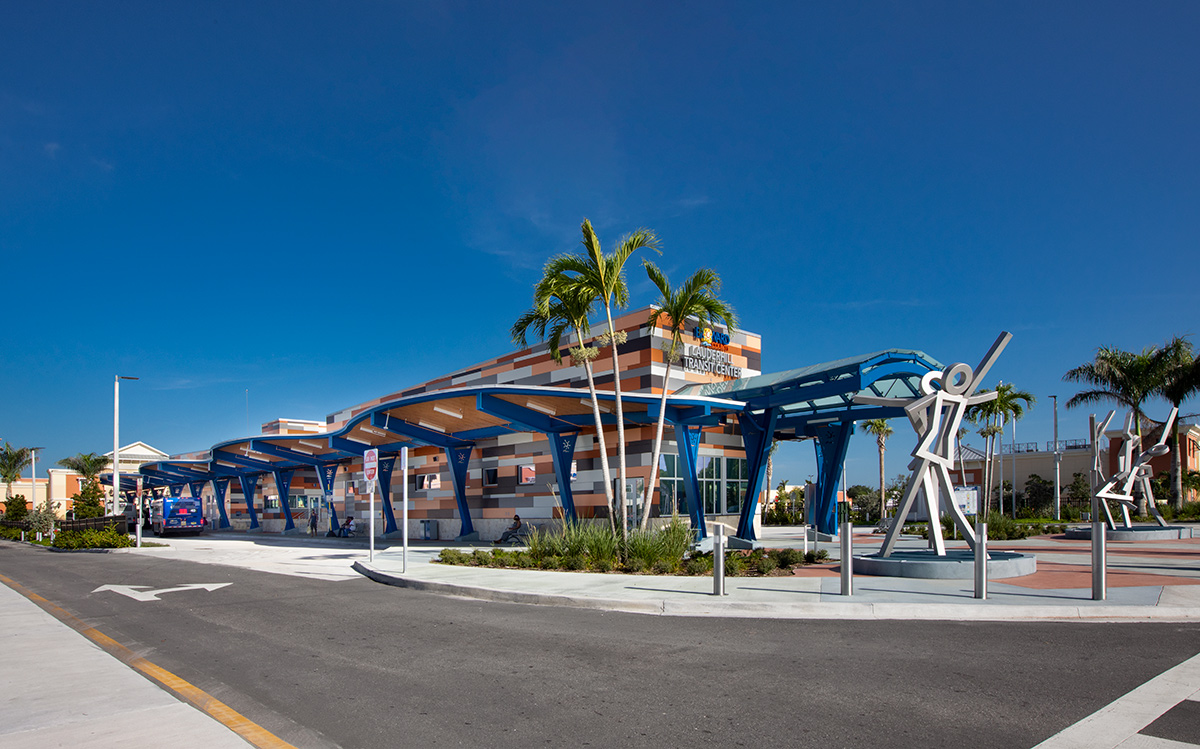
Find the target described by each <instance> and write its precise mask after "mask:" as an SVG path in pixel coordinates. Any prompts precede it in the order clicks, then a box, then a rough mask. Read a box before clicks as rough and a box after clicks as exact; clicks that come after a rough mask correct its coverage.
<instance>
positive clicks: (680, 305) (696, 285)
mask: <svg viewBox="0 0 1200 749" xmlns="http://www.w3.org/2000/svg"><path fill="white" fill-rule="evenodd" d="M642 264H643V265H644V266H645V267H646V275H647V276H649V277H650V281H651V282H652V283H653V284H654V285H655V287H657V288H658V293H659V298H658V301H657V302H655V304H656V305H658V309H652V310H650V319H648V320H647V321H646V325H647V326H648V327H649V328H651V329H653V328H655V327H656V326H658V325H663V326H664V327H665V328H666V330H667V334H668V336H667V340H666V341H665V342H664V343H663V360H664V361H665V362H666V363H667V371H666V374H664V375H663V388H662V400H661V401H660V402H659V408H658V424H657V425H656V427H655V430H654V449H653V451H652V454H651V457H650V483H649V484H647V485H646V501H645V504H644V505H643V507H642V521H641V527H642V529H643V530H645V529H646V527H647V526H648V525H649V523H650V504H651V500H652V499H653V497H654V490H655V488H657V486H658V456H659V453H660V451H661V450H662V436H663V423H664V422H665V420H666V416H667V394H668V392H669V390H670V388H669V387H668V385H669V384H670V381H671V367H673V366H674V365H675V362H677V361H679V358H680V356H679V350H680V348H682V346H683V331H684V328H685V326H686V325H687V320H688V318H692V317H694V318H697V319H699V320H700V323H701V324H703V325H708V326H709V327H712V326H713V325H714V324H715V323H722V324H724V325H725V327H726V328H727V329H728V331H729V333H730V334H733V332H734V330H735V328H736V327H737V314H736V313H735V312H734V311H733V307H731V306H729V305H728V304H726V303H725V302H723V301H721V300H720V299H718V298H717V292H718V291H720V290H721V278H720V276H718V275H717V273H716V271H713V270H711V269H709V268H701V269H700V270H698V271H696V272H695V273H693V274H692V275H691V276H689V277H688V278H687V280H685V281H684V282H683V284H682V285H680V286H679V287H678V288H675V289H672V288H671V283H670V282H669V281H668V280H667V276H666V274H665V273H663V272H662V271H661V270H659V269H658V266H656V265H655V264H654V263H652V262H650V261H648V260H646V261H643V263H642ZM770 486H771V479H770V477H769V476H768V478H767V487H768V488H770ZM746 499H747V501H748V500H749V497H747V498H746ZM698 500H699V498H698V497H697V498H694V499H693V500H692V501H693V502H695V501H698Z"/></svg>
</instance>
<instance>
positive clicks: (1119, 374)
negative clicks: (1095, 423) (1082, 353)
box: [1063, 344, 1178, 515]
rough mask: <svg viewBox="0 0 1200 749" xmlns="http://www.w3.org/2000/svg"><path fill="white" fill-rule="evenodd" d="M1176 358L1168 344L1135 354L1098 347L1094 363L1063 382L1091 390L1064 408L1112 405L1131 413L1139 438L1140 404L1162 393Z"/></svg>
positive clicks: (1140, 510) (1142, 510)
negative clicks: (1120, 406) (1079, 384)
mask: <svg viewBox="0 0 1200 749" xmlns="http://www.w3.org/2000/svg"><path fill="white" fill-rule="evenodd" d="M1177 358H1178V352H1176V351H1172V350H1171V346H1170V345H1169V344H1168V347H1167V348H1165V349H1160V348H1159V347H1158V346H1147V347H1145V348H1144V349H1142V351H1141V353H1138V354H1135V353H1132V352H1129V351H1122V350H1121V349H1119V348H1115V347H1109V346H1101V347H1100V348H1099V349H1097V350H1096V357H1095V359H1093V360H1092V361H1090V362H1087V363H1085V364H1080V365H1079V366H1078V367H1075V368H1074V369H1071V370H1068V371H1067V373H1066V374H1065V375H1063V380H1065V381H1066V382H1082V383H1086V384H1088V385H1092V386H1093V387H1092V389H1091V390H1084V391H1082V392H1079V393H1076V394H1075V395H1073V396H1071V399H1070V400H1068V401H1067V404H1066V406H1067V408H1074V407H1075V406H1083V405H1088V404H1092V403H1102V402H1105V401H1115V402H1117V403H1118V404H1120V405H1123V406H1126V407H1127V408H1129V410H1130V411H1132V412H1133V419H1134V425H1135V426H1136V428H1137V435H1138V437H1141V436H1142V419H1143V418H1145V414H1143V413H1142V404H1144V403H1145V402H1146V399H1147V398H1150V397H1151V396H1154V395H1156V394H1158V393H1160V392H1161V391H1162V388H1163V386H1164V385H1165V384H1166V382H1167V381H1168V379H1169V376H1170V372H1171V370H1172V367H1173V366H1175V365H1174V364H1173V362H1175V361H1176V359H1177ZM1146 511H1147V507H1146V499H1145V497H1143V498H1142V499H1141V500H1140V501H1139V503H1138V513H1139V514H1141V515H1145V514H1146Z"/></svg>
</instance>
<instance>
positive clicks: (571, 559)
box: [562, 554, 587, 572]
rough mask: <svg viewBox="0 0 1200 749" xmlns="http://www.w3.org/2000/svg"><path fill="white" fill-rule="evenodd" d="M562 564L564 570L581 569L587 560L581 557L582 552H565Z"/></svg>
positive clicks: (585, 565)
mask: <svg viewBox="0 0 1200 749" xmlns="http://www.w3.org/2000/svg"><path fill="white" fill-rule="evenodd" d="M562 566H563V569H565V570H571V571H572V572H574V571H576V570H581V569H583V568H585V567H587V562H585V561H584V559H583V554H567V555H566V556H564V557H563V558H562Z"/></svg>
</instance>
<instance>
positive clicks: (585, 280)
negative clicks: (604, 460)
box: [534, 219, 658, 541]
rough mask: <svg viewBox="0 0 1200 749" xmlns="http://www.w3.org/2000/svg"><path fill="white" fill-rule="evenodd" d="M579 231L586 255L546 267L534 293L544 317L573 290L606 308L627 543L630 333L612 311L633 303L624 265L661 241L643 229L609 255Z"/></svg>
mask: <svg viewBox="0 0 1200 749" xmlns="http://www.w3.org/2000/svg"><path fill="white" fill-rule="evenodd" d="M580 228H581V229H582V231H583V242H582V243H583V247H584V252H583V254H582V255H572V254H565V255H557V256H555V257H553V258H551V259H550V262H548V263H546V267H545V270H544V275H543V279H542V281H541V282H539V283H538V285H537V286H536V287H535V288H534V308H535V309H537V310H538V312H539V314H542V313H545V312H546V308H547V306H548V305H549V303H550V300H551V299H553V298H554V297H556V296H557V297H558V298H560V299H561V298H563V294H567V295H573V294H574V293H576V292H574V291H569V290H568V289H571V288H574V289H576V290H578V293H580V294H582V295H584V296H585V297H586V298H590V299H593V300H596V301H599V302H600V303H601V304H602V305H603V306H604V317H605V319H606V321H607V323H608V331H607V332H606V333H604V334H603V335H601V336H600V337H599V340H598V342H599V343H600V345H601V346H611V348H612V374H613V390H614V392H615V399H616V407H617V409H616V410H617V472H618V485H619V486H620V487H621V491H620V494H621V496H620V497H618V498H617V501H618V502H619V503H620V505H621V540H622V541H625V540H626V539H627V538H628V526H629V523H628V517H627V515H628V513H627V511H626V508H625V479H626V475H625V411H624V407H623V406H622V403H621V368H620V364H619V362H618V355H617V347H618V346H619V345H620V344H622V343H624V342H625V333H624V331H622V332H620V333H618V332H617V331H616V329H615V328H614V327H613V318H612V310H613V307H614V306H615V307H618V308H620V307H624V306H625V305H626V304H628V303H629V286H628V285H627V284H626V283H625V262H626V261H627V260H629V257H630V255H632V254H633V253H634V252H636V251H637V250H639V249H642V248H649V249H652V250H655V251H657V249H658V237H657V236H655V234H654V232H652V231H650V230H649V229H638V230H636V231H634V232H632V233H630V234H627V235H625V236H624V237H622V238H621V241H620V242H619V243H618V244H617V248H616V249H615V250H613V252H612V253H611V254H608V255H606V254H604V251H603V250H602V249H601V248H600V240H599V239H598V238H597V237H596V232H595V230H593V229H592V223H591V222H590V221H588V220H587V219H584V220H583V224H582V226H581V227H580Z"/></svg>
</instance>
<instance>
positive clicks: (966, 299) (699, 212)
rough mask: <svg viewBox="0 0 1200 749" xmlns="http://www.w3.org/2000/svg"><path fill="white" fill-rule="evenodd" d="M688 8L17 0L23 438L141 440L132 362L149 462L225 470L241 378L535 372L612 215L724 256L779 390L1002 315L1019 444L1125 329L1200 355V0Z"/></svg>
mask: <svg viewBox="0 0 1200 749" xmlns="http://www.w3.org/2000/svg"><path fill="white" fill-rule="evenodd" d="M683 8H684V6H683V5H680V4H678V3H645V2H635V3H616V2H608V3H600V4H593V5H591V6H588V7H586V8H581V7H579V6H578V5H577V4H569V3H568V4H563V3H557V2H547V3H521V2H517V3H482V2H463V3H432V2H431V3H391V2H355V3H312V2H293V1H290V0H289V2H278V3H265V2H264V3H243V2H210V3H160V2H146V3H120V4H117V5H112V4H105V3H77V2H71V3H60V2H38V3H9V4H8V6H7V7H6V9H5V12H4V23H3V24H0V72H2V74H0V257H2V258H3V265H2V268H3V278H4V291H5V293H4V297H3V299H4V303H5V304H4V308H5V309H4V312H5V317H6V319H7V324H6V326H5V327H6V335H5V345H4V351H3V362H4V364H3V367H2V368H0V388H2V390H0V392H2V393H3V400H2V406H0V408H2V411H0V438H4V439H6V440H10V441H12V442H14V443H16V444H18V445H44V446H46V448H47V450H46V452H45V454H44V459H46V460H49V461H54V460H57V459H58V458H61V457H63V456H66V455H72V454H74V453H76V452H81V451H83V452H87V451H96V452H105V451H107V450H109V449H111V446H112V423H111V419H112V378H113V375H114V374H117V373H120V374H128V375H134V376H138V377H140V378H141V380H140V381H138V382H133V383H128V384H126V385H125V386H124V387H123V388H122V406H123V407H122V437H123V438H124V439H123V441H132V440H137V439H140V440H144V441H146V442H149V443H151V444H153V445H156V446H158V447H160V448H162V449H165V450H167V451H169V452H182V451H187V450H196V449H204V448H207V447H208V446H209V445H211V444H212V443H214V442H216V441H218V440H222V439H228V438H232V437H238V436H243V434H244V433H245V425H246V421H247V414H246V403H245V391H246V390H247V389H249V391H250V394H249V401H250V405H249V422H250V424H251V425H253V426H255V427H256V426H257V425H258V424H259V423H261V422H263V421H266V420H269V419H272V418H275V417H278V416H288V417H295V418H311V419H323V418H324V416H325V415H326V414H327V413H329V412H331V411H334V410H337V409H339V408H342V407H344V406H347V405H350V404H353V403H356V402H359V401H362V400H365V399H368V398H371V397H375V396H378V395H381V394H383V393H386V392H391V391H394V390H396V389H398V388H400V387H403V386H405V385H408V384H412V383H416V382H419V381H421V380H424V379H427V378H430V377H433V376H435V375H438V374H442V373H445V372H448V371H450V370H453V369H456V368H459V367H462V366H465V365H467V364H470V363H473V362H476V361H480V360H484V359H487V358H490V357H492V356H496V355H499V354H502V353H505V352H506V351H508V350H510V348H509V343H508V338H507V330H508V327H509V325H510V323H511V322H512V320H513V319H514V318H515V317H516V316H517V315H518V314H519V313H520V312H521V311H522V310H524V309H525V308H526V306H527V305H528V303H529V298H530V287H531V284H532V283H533V281H534V280H535V278H536V277H537V275H538V270H539V268H540V266H541V264H542V262H543V261H544V260H545V259H546V258H547V257H548V256H550V255H551V254H553V253H556V252H560V251H564V250H572V249H574V248H575V247H576V246H577V238H578V230H579V228H578V227H579V223H580V221H581V220H582V219H583V218H584V217H589V218H591V220H592V221H593V222H594V223H595V225H596V227H597V229H598V231H599V232H600V235H601V238H602V240H606V241H608V242H609V243H611V242H612V241H614V240H615V239H617V238H618V236H619V235H620V234H621V233H623V232H625V231H628V230H630V229H633V228H636V227H639V226H648V227H651V228H653V229H654V230H656V231H657V232H658V233H659V235H660V236H661V237H662V241H663V248H664V254H663V257H662V259H661V263H662V265H663V266H664V267H665V269H666V270H667V271H668V273H669V274H670V275H671V276H672V278H673V279H675V280H678V279H681V278H683V277H684V276H685V275H686V274H688V273H690V272H691V271H692V270H694V269H695V268H697V267H700V266H702V265H708V266H711V267H713V268H714V269H716V270H717V271H718V272H719V273H720V274H721V276H722V277H723V278H724V280H725V296H726V298H727V299H728V300H729V301H730V302H731V303H732V304H733V305H734V306H735V307H736V308H737V310H738V312H739V313H740V315H741V317H742V319H743V321H744V325H745V327H746V328H747V329H749V330H752V331H754V332H758V333H761V334H762V335H763V340H764V357H763V363H764V369H765V370H767V371H776V370H780V369H787V368H792V367H796V366H802V365H806V364H811V363H816V362H821V361H827V360H830V359H836V358H840V357H843V356H850V355H855V354H860V353H866V352H870V351H875V350H879V349H883V348H889V347H905V348H918V349H922V350H924V351H927V352H928V353H929V354H930V355H932V356H934V357H935V358H937V359H940V360H942V361H945V362H949V361H957V360H963V361H966V362H968V363H971V364H972V365H973V364H975V363H976V362H977V361H978V360H979V358H980V357H981V356H982V354H983V353H984V351H985V350H986V349H987V347H988V346H989V345H990V343H991V342H992V340H993V339H994V338H995V336H996V335H997V334H998V332H999V331H1000V330H1002V329H1007V330H1010V331H1012V332H1013V333H1014V334H1015V338H1014V340H1013V342H1012V344H1011V345H1010V347H1009V349H1008V351H1007V352H1006V353H1005V355H1004V357H1003V358H1002V359H1001V360H1000V362H999V364H998V365H997V367H996V368H995V369H994V370H993V374H992V376H991V378H990V379H991V381H990V382H989V383H988V385H989V386H991V385H994V380H996V379H1003V380H1005V381H1011V382H1015V383H1016V384H1017V385H1018V386H1019V387H1021V388H1023V389H1027V390H1030V391H1032V392H1033V393H1035V394H1036V395H1037V396H1038V398H1039V403H1038V405H1037V407H1036V408H1035V409H1034V411H1033V412H1032V413H1031V414H1030V415H1029V416H1028V417H1027V418H1026V419H1025V420H1024V421H1022V422H1021V423H1020V425H1019V427H1018V439H1019V440H1022V441H1025V440H1035V439H1036V440H1039V441H1043V440H1048V439H1050V429H1051V426H1050V425H1051V414H1052V409H1051V408H1050V399H1049V397H1048V396H1049V395H1051V394H1054V393H1057V394H1059V395H1061V396H1069V395H1071V394H1072V393H1073V392H1075V389H1074V387H1073V386H1070V385H1067V384H1065V383H1062V382H1061V381H1060V378H1061V376H1062V373H1063V372H1064V371H1066V370H1067V369H1068V368H1070V367H1072V366H1075V365H1077V364H1079V363H1081V362H1084V361H1087V360H1089V359H1090V358H1091V357H1092V355H1093V353H1094V352H1095V349H1096V347H1097V346H1100V345H1115V346H1120V347H1123V348H1130V349H1140V348H1141V347H1142V346H1144V345H1146V344H1151V343H1161V342H1162V341H1164V340H1165V339H1167V338H1169V337H1170V336H1172V335H1176V334H1190V333H1195V332H1197V330H1196V320H1197V311H1198V303H1197V289H1196V286H1197V277H1198V274H1197V270H1196V268H1197V258H1198V257H1200V253H1198V252H1197V238H1198V237H1200V208H1198V206H1200V139H1198V137H1197V133H1200V81H1198V78H1200V45H1197V44H1196V40H1197V39H1198V38H1200V5H1198V4H1196V3H1194V2H1175V3H1173V2H1156V3H1106V2H1088V3H1077V2H1070V3H1067V2H1062V3H1055V2H1051V3H1046V2H1025V3H1022V2H1012V1H1011V0H1006V1H1005V2H997V3H985V2H972V3H960V2H946V3H920V2H895V3H864V4H852V3H823V4H818V3H795V2H787V3H779V4H772V3H766V2H761V3H705V2H697V3H688V4H686V12H685V11H684V10H682V9H683ZM631 282H632V290H633V302H634V304H635V305H642V304H646V303H649V302H650V301H652V295H651V292H650V288H649V285H648V283H647V282H646V281H645V280H644V276H642V274H641V273H640V271H638V272H637V273H634V274H633V276H632V277H631ZM118 336H119V337H118ZM1197 342H1198V343H1200V341H1197ZM1064 399H1065V397H1064ZM1160 410H1162V411H1163V413H1164V414H1165V408H1162V409H1160ZM1189 410H1200V407H1195V405H1194V406H1193V408H1192V409H1189ZM1151 412H1152V414H1153V415H1158V416H1159V417H1160V418H1161V416H1162V415H1163V414H1155V413H1154V412H1155V409H1154V407H1152V408H1151ZM1061 418H1062V422H1061V423H1062V426H1061V433H1062V436H1063V437H1064V438H1079V437H1083V436H1084V432H1085V430H1086V419H1087V415H1086V413H1077V412H1065V411H1063V412H1062V413H1061ZM894 426H895V427H896V429H897V436H896V437H895V438H893V441H892V443H891V447H892V449H890V450H889V453H888V455H889V462H888V472H889V475H895V474H896V473H898V472H900V471H901V470H903V467H904V465H905V463H907V460H908V456H907V453H908V450H909V449H911V437H910V435H911V433H910V432H909V431H908V429H909V428H908V426H907V425H906V424H904V423H903V422H901V421H897V422H894ZM975 441H976V442H978V438H976V439H975ZM811 453H812V450H811V447H810V446H807V445H806V446H804V447H803V448H795V449H793V448H789V449H786V450H785V451H784V453H783V455H782V456H781V460H780V463H781V465H780V467H779V469H778V470H777V473H776V480H778V479H779V478H790V479H791V480H792V481H793V482H799V481H802V480H804V478H805V477H806V475H807V474H808V473H811V472H812V468H811V465H812V458H811ZM875 461H876V458H875V448H874V443H873V440H871V439H870V438H869V437H867V438H862V437H860V438H858V439H857V440H856V442H855V446H854V447H853V448H852V454H851V458H850V461H849V466H848V471H849V479H850V482H851V483H872V482H873V481H874V478H873V476H874V475H875V472H876V468H875ZM41 465H43V466H44V465H45V464H44V463H42V464H41Z"/></svg>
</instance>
